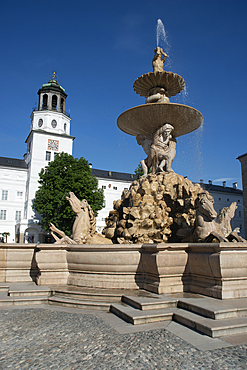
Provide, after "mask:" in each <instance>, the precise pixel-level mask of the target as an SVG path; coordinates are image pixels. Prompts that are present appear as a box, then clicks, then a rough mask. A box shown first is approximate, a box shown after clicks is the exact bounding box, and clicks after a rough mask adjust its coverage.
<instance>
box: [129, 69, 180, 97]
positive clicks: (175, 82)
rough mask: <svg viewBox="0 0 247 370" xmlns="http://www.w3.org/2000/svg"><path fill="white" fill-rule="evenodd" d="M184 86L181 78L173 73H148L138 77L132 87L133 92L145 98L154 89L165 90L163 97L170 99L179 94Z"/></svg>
mask: <svg viewBox="0 0 247 370" xmlns="http://www.w3.org/2000/svg"><path fill="white" fill-rule="evenodd" d="M184 86H185V82H184V79H183V77H181V76H179V75H178V74H177V73H173V72H166V71H162V72H149V73H146V74H143V75H142V76H140V77H138V78H137V79H136V80H135V82H134V85H133V88H134V90H135V92H136V93H137V94H139V95H141V96H144V97H145V98H147V97H148V96H149V95H150V90H152V88H154V87H160V88H163V89H165V91H166V92H165V95H166V96H167V97H168V98H170V97H171V96H175V95H177V94H179V93H180V92H181V91H182V90H183V88H184Z"/></svg>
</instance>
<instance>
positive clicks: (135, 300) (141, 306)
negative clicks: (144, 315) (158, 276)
mask: <svg viewBox="0 0 247 370" xmlns="http://www.w3.org/2000/svg"><path fill="white" fill-rule="evenodd" d="M122 302H124V303H126V304H128V305H130V306H132V307H134V308H136V309H138V310H142V311H146V310H155V309H163V308H172V307H177V299H172V298H169V297H165V296H158V295H157V297H155V298H147V297H130V296H127V295H123V296H122Z"/></svg>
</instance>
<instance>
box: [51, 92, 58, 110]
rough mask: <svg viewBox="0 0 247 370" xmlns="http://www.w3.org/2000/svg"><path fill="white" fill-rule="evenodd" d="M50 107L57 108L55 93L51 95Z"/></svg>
mask: <svg viewBox="0 0 247 370" xmlns="http://www.w3.org/2000/svg"><path fill="white" fill-rule="evenodd" d="M52 109H53V110H57V95H52Z"/></svg>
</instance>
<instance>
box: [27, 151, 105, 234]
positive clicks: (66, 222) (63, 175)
mask: <svg viewBox="0 0 247 370" xmlns="http://www.w3.org/2000/svg"><path fill="white" fill-rule="evenodd" d="M38 182H39V184H40V186H39V188H38V190H37V191H36V194H35V199H34V202H33V210H34V211H36V212H38V213H39V215H40V216H41V222H40V223H41V226H42V228H43V229H44V230H49V224H50V222H52V223H53V224H54V225H55V226H56V227H57V228H59V229H60V230H63V231H64V232H65V234H66V235H68V236H70V235H71V231H72V226H73V222H74V219H75V213H74V212H73V211H72V209H71V207H70V204H69V202H68V201H67V200H66V195H69V191H72V192H73V193H74V194H75V195H76V196H77V197H78V198H79V199H80V200H82V199H86V200H87V201H88V203H89V204H90V206H91V207H92V209H93V211H94V213H95V216H96V215H97V211H99V210H100V209H102V208H103V203H104V193H103V189H98V180H97V179H96V177H95V176H93V175H92V172H91V168H90V167H89V165H88V161H87V160H86V159H85V158H83V157H82V158H80V159H77V158H74V157H73V156H72V155H70V154H67V153H60V154H57V155H56V157H55V159H54V161H52V162H50V163H49V165H48V166H46V167H45V168H42V170H41V171H40V173H39V180H38Z"/></svg>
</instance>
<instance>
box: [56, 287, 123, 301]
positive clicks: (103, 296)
mask: <svg viewBox="0 0 247 370" xmlns="http://www.w3.org/2000/svg"><path fill="white" fill-rule="evenodd" d="M53 295H54V296H55V297H63V298H71V299H79V300H83V301H84V300H89V301H106V302H118V301H121V298H122V294H121V293H112V294H111V293H109V292H106V293H103V292H102V293H101V292H86V291H81V292H79V291H73V290H69V289H66V290H63V289H55V290H53Z"/></svg>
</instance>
